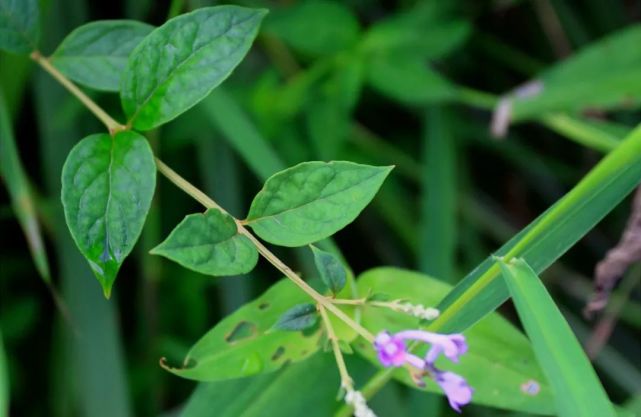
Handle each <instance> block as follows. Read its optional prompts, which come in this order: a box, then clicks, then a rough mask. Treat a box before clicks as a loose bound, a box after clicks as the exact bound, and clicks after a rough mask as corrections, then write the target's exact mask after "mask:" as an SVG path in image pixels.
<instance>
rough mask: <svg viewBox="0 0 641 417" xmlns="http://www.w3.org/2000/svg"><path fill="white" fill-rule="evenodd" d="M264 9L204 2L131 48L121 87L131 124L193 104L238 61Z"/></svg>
mask: <svg viewBox="0 0 641 417" xmlns="http://www.w3.org/2000/svg"><path fill="white" fill-rule="evenodd" d="M265 13H266V11H264V10H262V9H248V8H244V7H239V6H216V7H205V8H202V9H198V10H195V11H193V12H191V13H187V14H184V15H180V16H178V17H175V18H173V19H171V20H169V21H168V22H166V23H165V24H164V25H162V26H161V27H159V28H157V29H155V30H154V31H153V32H152V33H151V34H149V36H147V37H146V38H145V39H144V40H143V41H142V42H141V43H140V44H139V45H138V46H137V47H136V48H135V49H134V51H133V52H132V54H131V55H130V57H129V62H128V63H127V67H126V69H125V73H124V75H123V79H122V86H121V92H120V96H121V101H122V106H123V108H124V110H125V114H126V115H127V117H128V118H129V123H130V124H132V125H133V127H135V128H137V129H140V130H149V129H152V128H154V127H156V126H159V125H161V124H163V123H166V122H168V121H170V120H172V119H173V118H175V117H177V116H178V115H180V114H181V113H183V112H185V111H187V110H188V109H189V108H191V107H193V106H194V105H195V104H196V103H198V102H199V101H200V100H202V99H203V98H205V97H206V96H207V94H209V93H210V92H211V90H213V89H214V88H215V87H216V86H218V85H219V84H220V83H221V82H223V80H225V79H226V78H227V77H228V76H229V75H230V74H231V72H232V70H233V69H234V68H235V67H236V66H237V65H238V64H239V63H240V61H241V60H242V59H243V57H244V56H245V54H246V53H247V51H249V48H250V46H251V44H252V42H253V40H254V38H255V37H256V33H257V32H258V26H259V24H260V22H261V20H262V18H263V17H264V16H265Z"/></svg>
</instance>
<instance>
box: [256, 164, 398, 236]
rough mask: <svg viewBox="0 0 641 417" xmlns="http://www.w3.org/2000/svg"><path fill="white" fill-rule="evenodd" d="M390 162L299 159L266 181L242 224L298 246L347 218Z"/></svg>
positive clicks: (377, 183)
mask: <svg viewBox="0 0 641 417" xmlns="http://www.w3.org/2000/svg"><path fill="white" fill-rule="evenodd" d="M391 170H392V167H374V166H369V165H360V164H355V163H352V162H344V161H332V162H319V161H313V162H304V163H301V164H298V165H296V166H294V167H292V168H288V169H286V170H284V171H281V172H279V173H277V174H276V175H274V176H272V177H271V178H269V179H268V180H267V181H266V182H265V186H264V187H263V189H262V190H261V191H260V192H259V193H258V194H257V195H256V197H255V198H254V201H252V204H251V207H250V209H249V215H248V216H247V224H248V225H249V226H251V228H252V229H253V230H254V231H255V232H256V234H257V235H258V236H260V237H261V238H263V239H265V240H266V241H268V242H270V243H273V244H276V245H281V246H303V245H307V244H309V243H313V242H316V241H318V240H321V239H324V238H326V237H329V236H331V235H332V234H334V233H336V232H337V231H339V230H340V229H342V228H343V227H345V226H347V225H348V224H349V223H351V222H352V221H353V220H354V219H355V218H356V217H357V216H358V214H359V213H360V212H361V211H362V210H363V209H364V208H365V206H367V204H368V203H369V202H370V201H371V200H372V198H374V195H375V194H376V192H377V191H378V189H379V188H380V186H381V185H382V184H383V181H384V180H385V178H386V177H387V175H388V174H389V172H390V171H391Z"/></svg>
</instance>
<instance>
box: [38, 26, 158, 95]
mask: <svg viewBox="0 0 641 417" xmlns="http://www.w3.org/2000/svg"><path fill="white" fill-rule="evenodd" d="M153 29H154V27H153V26H151V25H147V24H145V23H141V22H137V21H134V20H103V21H95V22H91V23H87V24H86V25H83V26H80V27H79V28H77V29H75V30H74V31H73V32H71V33H70V34H69V35H68V36H67V37H66V38H65V39H64V40H63V41H62V43H61V44H60V45H59V46H58V48H57V49H56V51H55V52H54V53H53V55H52V56H51V63H52V64H53V65H54V66H55V67H56V68H58V70H60V72H62V73H63V74H64V75H66V76H67V77H69V78H71V79H72V80H73V81H75V82H77V83H79V84H83V85H85V86H87V87H91V88H95V89H97V90H104V91H118V90H119V89H120V78H121V75H122V73H123V71H124V69H125V66H126V65H127V60H128V58H129V54H131V51H133V49H134V48H135V47H136V46H137V45H138V44H139V43H140V41H142V40H143V38H144V37H145V36H147V35H148V34H149V33H150V32H151V31H152V30H153Z"/></svg>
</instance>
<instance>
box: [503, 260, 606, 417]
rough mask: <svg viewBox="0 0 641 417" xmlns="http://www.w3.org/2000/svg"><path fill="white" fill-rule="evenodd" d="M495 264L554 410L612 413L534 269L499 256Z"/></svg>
mask: <svg viewBox="0 0 641 417" xmlns="http://www.w3.org/2000/svg"><path fill="white" fill-rule="evenodd" d="M499 265H500V267H501V271H502V274H503V278H504V279H505V282H506V284H507V287H508V289H509V291H510V295H511V296H512V299H513V300H514V305H515V306H516V310H517V312H518V314H519V317H520V318H521V322H522V323H523V327H525V331H526V332H527V334H528V336H529V337H530V340H531V341H532V346H533V347H534V351H535V353H536V356H537V358H538V360H539V363H540V364H541V366H542V367H543V370H544V372H545V373H546V375H547V377H548V380H549V381H550V385H552V387H554V392H555V400H556V405H557V411H558V413H559V414H558V415H559V416H560V417H614V416H615V415H616V413H615V411H614V409H613V408H612V404H611V403H610V400H609V399H608V396H607V394H606V393H605V390H604V389H603V386H602V385H601V382H600V381H599V378H598V377H597V375H596V373H595V372H594V369H593V368H592V366H591V365H590V361H589V359H588V358H587V356H586V355H585V352H584V350H583V348H582V347H581V344H580V343H579V342H578V340H577V339H576V337H575V336H574V333H572V329H570V326H569V325H568V323H567V322H566V321H565V318H564V317H563V315H562V314H561V312H560V311H559V309H558V308H557V306H556V305H555V304H554V301H553V300H552V297H550V294H548V292H547V290H546V289H545V286H544V285H543V283H542V282H541V280H540V279H539V277H538V276H537V275H536V273H535V272H534V271H533V270H532V268H530V266H529V265H528V264H527V263H526V262H525V261H523V260H522V259H515V260H513V261H511V262H509V263H507V264H506V263H504V262H500V261H499Z"/></svg>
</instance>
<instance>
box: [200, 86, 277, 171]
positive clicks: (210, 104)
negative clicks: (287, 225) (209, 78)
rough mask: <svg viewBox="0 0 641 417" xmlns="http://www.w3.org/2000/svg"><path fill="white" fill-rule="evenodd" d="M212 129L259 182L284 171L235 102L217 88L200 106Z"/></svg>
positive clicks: (268, 146) (272, 151)
mask: <svg viewBox="0 0 641 417" xmlns="http://www.w3.org/2000/svg"><path fill="white" fill-rule="evenodd" d="M201 108H202V110H203V111H204V112H205V114H206V115H207V117H208V118H209V120H210V121H211V123H212V124H213V125H214V127H215V128H216V129H217V130H218V131H220V133H222V135H223V137H224V138H225V140H226V141H227V143H229V145H230V146H231V147H232V148H233V149H234V150H235V151H236V152H238V153H239V154H240V155H241V157H242V159H243V160H244V161H245V162H246V163H247V165H248V166H249V168H250V169H251V170H252V171H253V172H254V173H255V174H256V175H257V176H258V178H260V179H262V180H266V179H267V178H269V177H270V176H271V175H272V174H275V173H276V172H278V171H282V170H283V169H285V168H287V167H286V165H285V163H284V162H283V161H282V160H281V159H280V157H279V156H278V155H277V154H276V152H275V151H274V149H273V148H272V147H271V146H270V145H269V143H268V142H267V141H266V140H265V138H263V137H262V136H261V134H260V132H259V131H258V129H256V126H255V125H254V123H253V122H252V121H251V119H250V118H249V116H248V115H247V114H245V112H244V111H243V110H242V109H241V107H240V106H239V105H238V104H237V103H236V101H235V100H234V99H233V98H232V97H231V96H230V95H229V94H228V93H227V92H225V90H224V89H222V88H221V87H218V88H217V89H216V90H215V91H214V92H213V93H211V94H210V95H209V97H207V98H206V99H205V100H204V101H203V102H202V104H201Z"/></svg>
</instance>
